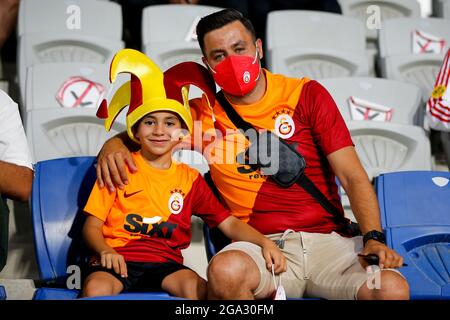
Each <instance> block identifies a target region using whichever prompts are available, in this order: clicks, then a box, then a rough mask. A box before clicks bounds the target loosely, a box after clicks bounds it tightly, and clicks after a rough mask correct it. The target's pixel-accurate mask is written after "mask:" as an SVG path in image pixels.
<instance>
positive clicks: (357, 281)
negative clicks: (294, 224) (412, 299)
mask: <svg viewBox="0 0 450 320" xmlns="http://www.w3.org/2000/svg"><path fill="white" fill-rule="evenodd" d="M282 235H283V234H282V233H278V234H272V235H267V237H268V238H269V239H272V240H274V241H275V240H279V239H280V238H281V237H282ZM362 247H363V244H362V237H360V236H358V237H354V238H346V237H342V236H341V235H339V234H338V233H336V232H332V233H331V234H324V233H307V232H294V231H291V233H289V234H287V232H286V233H285V237H284V247H283V248H280V249H281V251H282V252H283V253H284V255H285V257H286V262H287V271H286V272H284V273H282V274H281V275H279V276H281V284H282V285H283V287H284V289H285V291H286V295H287V297H288V298H302V297H311V298H313V297H319V298H325V299H334V300H336V299H341V300H344V299H345V300H353V299H356V297H357V293H358V291H359V289H360V288H361V286H362V285H363V284H365V283H368V285H371V284H370V283H369V281H370V282H375V281H374V277H375V276H374V273H370V272H367V271H366V270H364V268H363V267H362V266H361V264H360V263H359V259H358V256H357V254H358V253H360V252H361V251H362V249H363V248H362ZM230 250H239V251H243V252H245V253H246V254H248V255H249V256H250V257H251V258H252V259H253V260H254V261H255V263H256V265H257V266H258V269H259V271H260V273H261V278H260V279H261V280H260V283H259V286H258V287H257V288H256V290H255V292H254V294H255V298H257V299H262V298H267V297H269V296H270V295H271V294H272V293H273V292H274V290H275V286H274V281H273V276H272V273H271V272H269V271H268V270H267V268H266V263H265V260H264V257H263V255H262V252H261V247H259V246H257V245H255V244H253V243H249V242H244V241H239V242H234V243H231V244H230V245H228V246H226V247H225V248H223V249H222V250H221V251H220V252H219V254H220V253H221V252H224V251H230ZM383 270H391V271H395V272H397V273H399V274H400V272H399V271H398V270H396V269H383ZM279 276H278V275H277V276H276V283H277V284H278V282H279V280H280V278H279Z"/></svg>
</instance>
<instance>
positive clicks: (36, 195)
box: [31, 157, 96, 285]
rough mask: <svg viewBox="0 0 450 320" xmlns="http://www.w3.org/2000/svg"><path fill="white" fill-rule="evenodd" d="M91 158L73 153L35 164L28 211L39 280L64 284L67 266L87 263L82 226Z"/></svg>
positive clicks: (91, 174)
mask: <svg viewBox="0 0 450 320" xmlns="http://www.w3.org/2000/svg"><path fill="white" fill-rule="evenodd" d="M94 161H95V158H94V157H74V158H61V159H55V160H49V161H41V162H38V163H37V164H36V167H35V178H34V181H33V190H32V195H31V214H32V221H33V231H34V240H35V250H36V257H37V263H38V268H39V274H40V280H42V281H43V282H44V283H46V284H59V285H63V284H65V280H66V276H67V267H68V266H70V265H77V266H79V267H80V268H82V267H83V266H84V265H85V263H86V258H87V256H88V252H87V250H86V248H85V247H84V245H83V242H82V239H81V230H82V227H83V224H84V220H85V216H84V214H83V208H84V205H85V204H86V201H87V199H88V197H89V195H90V192H91V190H92V187H93V185H94V183H95V179H96V172H95V168H94Z"/></svg>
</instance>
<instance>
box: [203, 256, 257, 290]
mask: <svg viewBox="0 0 450 320" xmlns="http://www.w3.org/2000/svg"><path fill="white" fill-rule="evenodd" d="M259 281H260V275H259V271H258V267H257V265H256V263H255V262H254V261H253V260H252V258H250V256H248V255H247V254H246V253H244V252H241V251H238V250H233V251H226V252H223V253H220V254H218V255H216V256H215V257H214V258H213V259H212V260H211V262H210V264H209V266H208V295H210V296H211V297H215V298H224V299H225V298H230V299H231V298H233V299H234V298H238V297H249V298H250V297H252V296H253V293H252V292H253V290H255V289H256V288H257V286H258V284H259Z"/></svg>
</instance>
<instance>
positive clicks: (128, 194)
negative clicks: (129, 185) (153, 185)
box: [123, 190, 142, 198]
mask: <svg viewBox="0 0 450 320" xmlns="http://www.w3.org/2000/svg"><path fill="white" fill-rule="evenodd" d="M141 191H142V190H139V191H135V192H132V193H127V192H126V191H125V192H124V193H123V196H124V197H125V198H128V197H131V196H133V195H135V194H136V193H139V192H141Z"/></svg>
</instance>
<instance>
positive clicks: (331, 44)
mask: <svg viewBox="0 0 450 320" xmlns="http://www.w3.org/2000/svg"><path fill="white" fill-rule="evenodd" d="M364 32H365V31H364V25H363V23H362V22H360V21H358V20H357V19H354V18H349V17H343V16H342V15H339V14H333V13H325V12H317V11H305V10H280V11H273V12H270V13H269V15H268V20H267V52H266V56H267V63H268V66H269V69H270V70H271V71H273V72H275V73H283V74H286V75H289V76H292V77H303V76H308V77H311V78H314V79H320V78H330V77H340V76H341V77H342V76H367V75H368V73H369V64H368V60H367V56H366V53H365V33H364ZM330 34H333V36H332V37H330Z"/></svg>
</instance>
